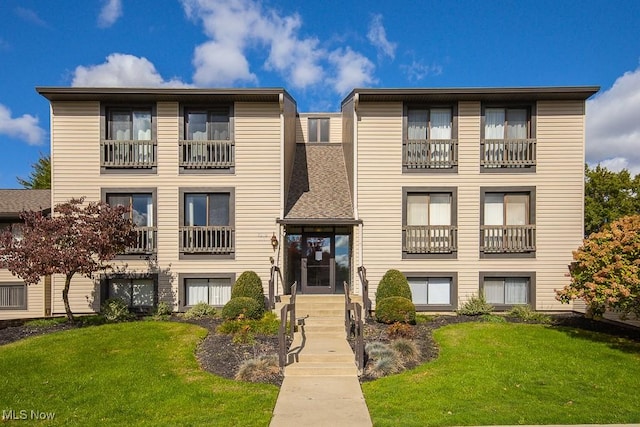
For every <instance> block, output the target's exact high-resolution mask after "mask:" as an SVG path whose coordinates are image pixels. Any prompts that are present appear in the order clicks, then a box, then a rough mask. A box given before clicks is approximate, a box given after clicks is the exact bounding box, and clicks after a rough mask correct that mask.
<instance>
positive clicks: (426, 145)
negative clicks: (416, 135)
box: [402, 139, 458, 171]
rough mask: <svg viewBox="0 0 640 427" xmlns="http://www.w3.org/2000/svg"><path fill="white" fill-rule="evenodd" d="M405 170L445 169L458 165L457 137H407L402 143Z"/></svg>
mask: <svg viewBox="0 0 640 427" xmlns="http://www.w3.org/2000/svg"><path fill="white" fill-rule="evenodd" d="M402 166H403V168H405V169H406V170H411V171H424V170H447V169H454V168H455V167H457V166H458V140H457V139H431V140H427V139H408V140H405V141H404V142H403V144H402Z"/></svg>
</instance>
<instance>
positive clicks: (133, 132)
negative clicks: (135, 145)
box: [107, 108, 151, 141]
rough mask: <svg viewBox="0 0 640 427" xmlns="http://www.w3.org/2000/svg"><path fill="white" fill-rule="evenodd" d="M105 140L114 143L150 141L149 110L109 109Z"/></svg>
mask: <svg viewBox="0 0 640 427" xmlns="http://www.w3.org/2000/svg"><path fill="white" fill-rule="evenodd" d="M107 139H110V140H116V141H150V140H151V109H150V108H144V109H136V108H113V109H110V110H109V127H108V131H107Z"/></svg>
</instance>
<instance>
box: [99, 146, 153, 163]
mask: <svg viewBox="0 0 640 427" xmlns="http://www.w3.org/2000/svg"><path fill="white" fill-rule="evenodd" d="M100 166H102V167H105V168H122V169H144V168H152V167H154V166H156V142H155V141H133V140H127V141H117V140H103V141H100Z"/></svg>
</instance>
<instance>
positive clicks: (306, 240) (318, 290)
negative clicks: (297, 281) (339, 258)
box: [301, 234, 335, 294]
mask: <svg viewBox="0 0 640 427" xmlns="http://www.w3.org/2000/svg"><path fill="white" fill-rule="evenodd" d="M333 246H334V236H333V234H312V235H308V234H304V235H303V238H302V251H303V252H302V254H303V256H302V257H301V262H302V265H301V268H302V277H301V279H302V292H304V293H305V294H327V293H333V291H334V289H335V259H334V248H333Z"/></svg>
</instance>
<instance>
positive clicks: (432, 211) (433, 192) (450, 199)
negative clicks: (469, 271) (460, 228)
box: [403, 188, 457, 258]
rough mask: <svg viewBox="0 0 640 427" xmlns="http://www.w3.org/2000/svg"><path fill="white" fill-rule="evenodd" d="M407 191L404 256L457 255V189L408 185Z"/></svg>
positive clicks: (405, 195)
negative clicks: (412, 186) (409, 186)
mask: <svg viewBox="0 0 640 427" xmlns="http://www.w3.org/2000/svg"><path fill="white" fill-rule="evenodd" d="M403 193H404V215H403V216H404V218H403V221H404V224H403V231H404V233H403V256H404V257H405V258H407V257H411V255H418V256H423V257H424V256H429V255H445V256H446V257H451V256H452V254H453V256H455V254H454V253H455V251H456V249H457V248H456V246H457V227H456V226H455V215H456V203H455V197H456V194H457V191H456V189H454V188H425V189H421V188H405V189H403Z"/></svg>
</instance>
